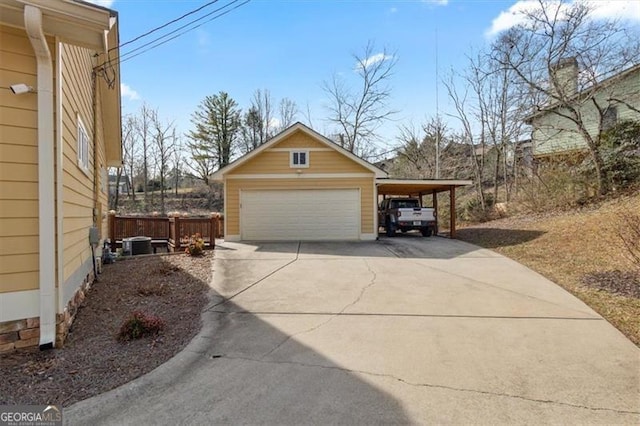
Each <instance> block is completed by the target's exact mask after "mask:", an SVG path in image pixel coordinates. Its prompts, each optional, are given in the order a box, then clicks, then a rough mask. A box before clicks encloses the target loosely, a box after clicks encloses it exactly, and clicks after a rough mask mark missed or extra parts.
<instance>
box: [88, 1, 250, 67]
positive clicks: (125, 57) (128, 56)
mask: <svg viewBox="0 0 640 426" xmlns="http://www.w3.org/2000/svg"><path fill="white" fill-rule="evenodd" d="M238 1H240V0H233V1H232V2H231V3H227V4H226V5H225V6H222V7H220V8H218V9H216V10H215V11H213V12H210V13H208V14H206V15H204V16H202V17H200V18H198V19H195V20H193V21H191V22H190V23H188V24H185V25H183V26H182V27H180V28H178V29H175V30H173V31H171V32H169V33H167V34H165V35H163V36H161V37H158V38H157V39H155V40H152V41H150V42H148V43H145V44H144V45H143V46H140V47H138V48H136V49H134V50H131V51H129V52H127V53H125V54H124V55H121V56H120V57H118V58H114V59H108V60H106V61H105V62H103V63H102V64H101V65H99V66H98V67H96V68H100V67H103V66H106V65H108V66H110V65H113V64H115V63H120V64H122V63H123V62H126V61H128V60H130V59H133V58H136V57H138V56H140V55H142V54H143V53H146V52H148V51H150V50H153V49H155V48H157V47H160V46H162V45H163V44H165V43H168V42H170V41H171V40H174V39H176V38H178V37H180V36H182V35H184V34H186V33H188V32H190V31H193V30H195V29H196V28H200V27H201V26H203V25H205V24H207V23H209V22H211V21H214V20H216V19H218V18H220V17H222V16H224V15H226V14H228V13H231V12H233V11H234V10H236V9H238V8H240V7H241V6H244V5H245V4H247V3H249V2H250V1H251V0H245V1H243V2H242V3H240V4H237V5H236V6H234V7H232V8H231V9H227V10H225V11H224V12H222V13H219V14H217V15H215V16H213V17H211V18H210V19H207V20H206V21H204V22H201V23H200V24H198V25H195V26H193V27H191V28H188V29H186V30H185V31H182V32H180V33H178V34H176V35H174V36H173V37H170V38H168V39H166V40H163V41H161V42H160V43H156V42H157V41H160V40H162V39H163V38H166V37H167V36H169V35H171V34H174V33H176V32H177V31H179V30H181V29H184V28H186V27H188V26H189V25H191V24H193V23H195V22H197V21H199V20H201V19H203V18H206V17H208V16H211V14H212V13H215V12H219V11H221V10H223V9H225V8H227V7H229V6H231V5H232V4H234V3H237V2H238ZM153 43H156V44H153ZM151 44H153V45H152V46H150V47H149V48H147V49H145V50H142V51H141V52H138V53H136V54H133V53H134V52H136V51H139V50H140V49H142V48H144V47H146V46H149V45H151ZM132 54H133V55H132Z"/></svg>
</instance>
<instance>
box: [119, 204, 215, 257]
mask: <svg viewBox="0 0 640 426" xmlns="http://www.w3.org/2000/svg"><path fill="white" fill-rule="evenodd" d="M196 234H200V236H201V237H202V239H203V240H204V241H205V246H206V248H211V249H212V248H214V246H215V239H216V238H222V237H224V219H223V218H222V217H220V216H219V215H218V214H212V215H211V216H210V217H182V216H174V217H155V216H118V215H116V214H115V213H111V214H109V239H110V241H111V250H113V251H115V250H116V249H117V248H118V247H122V240H123V239H125V238H130V237H138V236H143V237H150V238H151V243H152V245H153V247H154V249H155V248H156V247H163V246H166V247H167V249H168V250H170V251H176V250H182V249H183V248H184V247H186V244H187V243H188V241H189V237H191V236H193V235H196Z"/></svg>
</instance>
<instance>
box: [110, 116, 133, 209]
mask: <svg viewBox="0 0 640 426" xmlns="http://www.w3.org/2000/svg"><path fill="white" fill-rule="evenodd" d="M136 128H137V123H136V117H135V116H134V115H127V116H125V117H124V120H123V124H122V166H123V169H124V175H125V177H126V178H127V179H128V182H127V195H130V196H131V199H132V200H134V201H135V199H136V191H135V188H133V176H134V173H135V167H136V161H137V157H138V143H137V142H138V139H137V138H136ZM119 184H120V178H118V182H117V185H119ZM117 207H118V200H117V199H116V201H115V205H114V207H113V208H114V209H117Z"/></svg>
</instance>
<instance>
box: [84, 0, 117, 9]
mask: <svg viewBox="0 0 640 426" xmlns="http://www.w3.org/2000/svg"><path fill="white" fill-rule="evenodd" d="M87 1H88V2H89V3H93V4H97V5H98V6H102V7H111V5H112V4H113V2H114V1H115V0H87Z"/></svg>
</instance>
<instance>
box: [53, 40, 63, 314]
mask: <svg viewBox="0 0 640 426" xmlns="http://www.w3.org/2000/svg"><path fill="white" fill-rule="evenodd" d="M55 116H56V129H59V130H58V131H57V132H56V166H57V167H56V233H57V240H56V266H57V269H58V280H57V281H58V312H64V308H65V306H64V303H65V300H64V291H63V287H64V256H63V253H64V228H63V219H64V210H63V208H64V205H63V198H62V191H63V187H62V180H63V178H64V176H63V173H62V172H63V169H64V167H63V164H64V155H63V153H62V125H63V124H62V43H61V42H60V40H59V39H58V38H57V37H56V113H55Z"/></svg>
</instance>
